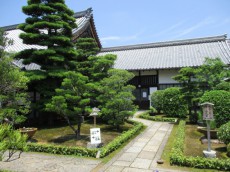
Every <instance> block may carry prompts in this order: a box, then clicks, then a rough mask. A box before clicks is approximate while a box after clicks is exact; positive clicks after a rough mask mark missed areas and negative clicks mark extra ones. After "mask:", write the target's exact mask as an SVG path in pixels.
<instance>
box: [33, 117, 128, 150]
mask: <svg viewBox="0 0 230 172" xmlns="http://www.w3.org/2000/svg"><path fill="white" fill-rule="evenodd" d="M75 127H76V126H75ZM131 127H132V125H131V124H128V123H125V125H123V126H121V129H120V130H119V131H117V130H115V129H113V128H112V127H111V126H109V125H105V124H102V123H97V125H96V128H100V129H101V138H102V143H103V144H104V145H106V144H107V143H109V142H110V141H112V140H113V139H114V138H115V137H117V136H119V135H120V134H121V133H122V132H123V131H127V130H128V129H130V128H131ZM90 128H94V127H93V124H92V123H90V122H89V121H85V122H84V123H83V124H82V127H81V140H77V139H76V135H75V134H74V133H73V131H72V130H71V129H70V127H69V126H68V125H64V126H57V127H52V128H45V127H42V128H38V131H37V132H36V133H35V135H34V136H33V138H32V139H31V140H32V141H33V142H37V143H40V144H47V143H48V144H56V145H64V146H81V147H87V142H90Z"/></svg>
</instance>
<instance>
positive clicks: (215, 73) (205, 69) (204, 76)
mask: <svg viewBox="0 0 230 172" xmlns="http://www.w3.org/2000/svg"><path fill="white" fill-rule="evenodd" d="M229 76H230V70H229V67H228V66H227V65H225V64H224V63H223V62H222V61H221V60H220V59H219V58H216V59H211V58H206V59H205V62H204V64H203V65H202V66H200V67H199V68H198V69H197V74H196V78H197V79H198V82H200V83H205V84H206V87H207V88H206V89H214V88H215V86H216V85H217V84H219V83H220V82H221V81H223V80H224V79H225V78H228V77H229Z"/></svg>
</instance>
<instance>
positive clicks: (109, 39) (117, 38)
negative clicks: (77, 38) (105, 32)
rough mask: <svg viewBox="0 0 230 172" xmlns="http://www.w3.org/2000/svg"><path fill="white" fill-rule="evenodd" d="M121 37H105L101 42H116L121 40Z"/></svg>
mask: <svg viewBox="0 0 230 172" xmlns="http://www.w3.org/2000/svg"><path fill="white" fill-rule="evenodd" d="M120 39H121V37H119V36H108V37H103V38H101V39H100V40H101V41H114V40H120Z"/></svg>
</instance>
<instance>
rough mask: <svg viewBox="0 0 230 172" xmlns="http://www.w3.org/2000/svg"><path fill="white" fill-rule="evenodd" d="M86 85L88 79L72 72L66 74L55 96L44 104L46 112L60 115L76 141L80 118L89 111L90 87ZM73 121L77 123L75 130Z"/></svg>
mask: <svg viewBox="0 0 230 172" xmlns="http://www.w3.org/2000/svg"><path fill="white" fill-rule="evenodd" d="M87 83H88V77H86V76H83V75H82V74H80V73H77V72H74V71H70V72H67V73H66V78H65V79H64V80H63V82H62V85H61V87H60V88H58V89H56V95H55V96H53V97H52V101H51V102H50V103H48V104H46V110H48V111H53V112H56V113H58V114H59V115H61V116H62V117H63V118H64V119H65V120H66V122H67V123H68V125H69V127H70V128H71V129H72V130H73V132H74V133H75V134H76V136H77V138H78V139H80V130H81V123H82V117H83V115H84V114H85V113H86V112H89V110H90V109H89V106H88V105H89V103H90V99H89V98H88V93H89V87H90V85H89V84H87ZM73 121H75V122H77V125H78V127H77V129H75V128H74V125H73Z"/></svg>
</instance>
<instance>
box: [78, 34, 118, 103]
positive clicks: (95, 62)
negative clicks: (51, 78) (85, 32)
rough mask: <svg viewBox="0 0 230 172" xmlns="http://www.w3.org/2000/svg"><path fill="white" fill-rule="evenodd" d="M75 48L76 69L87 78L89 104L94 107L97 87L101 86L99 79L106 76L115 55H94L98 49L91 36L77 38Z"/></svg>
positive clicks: (97, 93)
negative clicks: (88, 83)
mask: <svg viewBox="0 0 230 172" xmlns="http://www.w3.org/2000/svg"><path fill="white" fill-rule="evenodd" d="M76 49H77V54H78V55H77V61H76V71H78V72H80V73H81V74H82V75H84V76H87V77H88V78H89V82H90V85H91V87H90V88H91V90H90V93H89V97H90V99H91V106H92V107H96V106H98V105H99V102H98V101H97V100H96V98H97V97H98V96H99V95H100V93H99V92H98V88H99V87H101V85H100V81H101V80H102V79H104V78H105V77H107V76H108V70H109V69H111V68H112V66H113V65H114V61H115V60H116V56H115V55H112V54H108V55H105V56H96V54H97V52H98V51H99V49H98V46H97V43H96V41H95V40H94V39H93V38H79V39H78V40H77V43H76Z"/></svg>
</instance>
